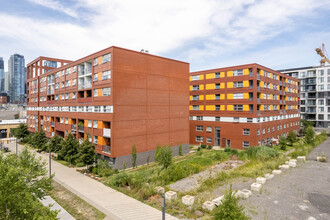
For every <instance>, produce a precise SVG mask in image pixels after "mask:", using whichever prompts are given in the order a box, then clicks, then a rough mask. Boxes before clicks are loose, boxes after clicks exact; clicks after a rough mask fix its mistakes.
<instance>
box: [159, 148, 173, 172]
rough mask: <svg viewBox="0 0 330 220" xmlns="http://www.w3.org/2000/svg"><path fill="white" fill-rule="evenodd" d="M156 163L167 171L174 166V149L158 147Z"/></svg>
mask: <svg viewBox="0 0 330 220" xmlns="http://www.w3.org/2000/svg"><path fill="white" fill-rule="evenodd" d="M155 161H156V162H158V163H159V165H161V166H163V168H166V169H167V168H168V167H169V166H170V165H171V164H172V148H171V147H157V150H156V155H155Z"/></svg>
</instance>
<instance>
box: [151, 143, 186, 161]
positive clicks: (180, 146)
mask: <svg viewBox="0 0 330 220" xmlns="http://www.w3.org/2000/svg"><path fill="white" fill-rule="evenodd" d="M179 156H182V145H181V144H180V145H179ZM148 164H149V163H148Z"/></svg>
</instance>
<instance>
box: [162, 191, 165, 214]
mask: <svg viewBox="0 0 330 220" xmlns="http://www.w3.org/2000/svg"><path fill="white" fill-rule="evenodd" d="M162 197H163V208H162V220H165V194H163V195H162Z"/></svg>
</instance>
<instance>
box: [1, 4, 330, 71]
mask: <svg viewBox="0 0 330 220" xmlns="http://www.w3.org/2000/svg"><path fill="white" fill-rule="evenodd" d="M0 5H1V7H0V21H1V22H0V56H2V57H4V59H5V64H7V60H8V58H9V56H10V55H11V54H13V53H20V54H23V55H24V56H25V58H26V63H28V62H30V61H32V60H33V59H34V58H36V57H38V56H50V57H58V58H63V59H70V60H76V59H79V58H81V57H84V56H86V55H88V54H90V53H93V52H96V51H98V50H101V49H103V48H106V47H109V46H111V45H116V46H120V47H125V48H129V49H133V50H138V51H139V50H140V49H148V50H149V51H150V53H151V54H155V55H160V56H165V57H169V58H173V59H179V60H182V61H186V62H189V63H190V69H191V71H198V70H203V69H211V68H217V67H225V66H232V65H240V64H246V63H259V64H261V65H264V66H267V67H270V68H273V69H283V68H293V67H301V66H310V65H318V64H319V60H320V58H319V57H318V55H317V54H316V53H315V48H316V47H319V46H320V45H321V44H322V42H324V43H325V46H326V48H328V50H329V52H330V22H329V21H330V13H329V12H330V1H329V0H231V1H228V0H180V1H177V0H166V1H164V0H162V1H160V0H139V1H136V0H66V1H60V0H15V1H8V0H0Z"/></svg>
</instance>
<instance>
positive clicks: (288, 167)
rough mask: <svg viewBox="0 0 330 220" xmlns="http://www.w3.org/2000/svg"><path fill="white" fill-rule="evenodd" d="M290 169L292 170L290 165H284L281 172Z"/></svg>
mask: <svg viewBox="0 0 330 220" xmlns="http://www.w3.org/2000/svg"><path fill="white" fill-rule="evenodd" d="M288 169H290V166H289V165H282V166H281V170H288Z"/></svg>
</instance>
